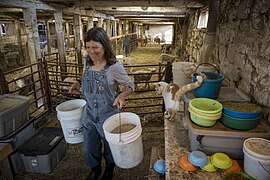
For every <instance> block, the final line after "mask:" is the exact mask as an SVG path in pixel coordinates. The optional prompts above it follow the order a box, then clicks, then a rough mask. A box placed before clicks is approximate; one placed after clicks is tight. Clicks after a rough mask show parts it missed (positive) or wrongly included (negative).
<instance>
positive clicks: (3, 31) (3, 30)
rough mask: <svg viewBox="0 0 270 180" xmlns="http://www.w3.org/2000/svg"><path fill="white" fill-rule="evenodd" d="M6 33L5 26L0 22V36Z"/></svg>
mask: <svg viewBox="0 0 270 180" xmlns="http://www.w3.org/2000/svg"><path fill="white" fill-rule="evenodd" d="M6 35H7V28H6V25H5V24H1V36H6Z"/></svg>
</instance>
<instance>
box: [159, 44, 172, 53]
mask: <svg viewBox="0 0 270 180" xmlns="http://www.w3.org/2000/svg"><path fill="white" fill-rule="evenodd" d="M171 51H172V45H171V44H162V45H161V52H162V53H169V52H171Z"/></svg>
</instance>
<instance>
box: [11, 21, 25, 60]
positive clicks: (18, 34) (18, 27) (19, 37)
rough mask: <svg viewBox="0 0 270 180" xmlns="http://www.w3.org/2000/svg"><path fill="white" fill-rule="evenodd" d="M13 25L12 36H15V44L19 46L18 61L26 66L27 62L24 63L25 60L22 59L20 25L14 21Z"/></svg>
mask: <svg viewBox="0 0 270 180" xmlns="http://www.w3.org/2000/svg"><path fill="white" fill-rule="evenodd" d="M14 24H15V28H14V34H15V37H16V42H17V44H18V46H19V56H20V61H22V62H23V65H26V64H27V61H26V59H25V57H24V53H23V48H22V37H21V24H20V21H19V20H15V21H14ZM19 65H20V64H19Z"/></svg>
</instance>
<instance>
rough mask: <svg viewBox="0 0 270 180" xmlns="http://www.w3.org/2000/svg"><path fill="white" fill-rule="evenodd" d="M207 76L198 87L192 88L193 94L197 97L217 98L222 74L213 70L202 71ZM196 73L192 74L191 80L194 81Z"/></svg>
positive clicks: (222, 77)
mask: <svg viewBox="0 0 270 180" xmlns="http://www.w3.org/2000/svg"><path fill="white" fill-rule="evenodd" d="M202 73H203V74H205V75H206V76H207V79H204V80H203V83H202V85H201V86H200V87H198V88H196V89H194V95H195V96H196V97H198V98H210V99H217V98H218V95H219V91H220V88H221V84H222V81H223V80H224V76H223V75H222V74H218V73H215V72H202ZM198 75H199V74H198V73H193V74H192V82H196V81H197V79H196V77H197V76H198Z"/></svg>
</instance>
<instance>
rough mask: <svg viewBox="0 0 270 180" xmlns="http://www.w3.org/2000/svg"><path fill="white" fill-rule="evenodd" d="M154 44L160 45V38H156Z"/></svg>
mask: <svg viewBox="0 0 270 180" xmlns="http://www.w3.org/2000/svg"><path fill="white" fill-rule="evenodd" d="M154 42H155V43H158V44H160V38H159V37H158V36H156V37H155V38H154Z"/></svg>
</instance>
